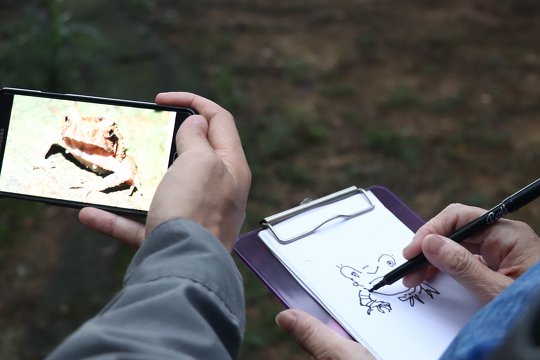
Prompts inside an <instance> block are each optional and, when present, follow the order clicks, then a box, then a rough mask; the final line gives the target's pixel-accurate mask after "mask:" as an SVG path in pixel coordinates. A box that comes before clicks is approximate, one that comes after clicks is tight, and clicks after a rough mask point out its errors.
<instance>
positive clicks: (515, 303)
mask: <svg viewBox="0 0 540 360" xmlns="http://www.w3.org/2000/svg"><path fill="white" fill-rule="evenodd" d="M539 289H540V263H537V264H536V265H534V266H533V267H532V268H530V269H529V271H527V272H526V273H525V274H523V275H522V276H521V277H519V278H518V279H517V280H516V281H515V282H514V283H513V284H512V285H510V286H509V287H508V288H507V289H506V290H505V291H503V292H502V293H501V294H500V295H499V296H497V297H496V298H495V299H493V300H492V301H491V302H490V303H488V304H487V305H486V306H484V307H483V308H482V309H481V310H480V311H479V312H478V313H477V314H476V315H475V316H474V317H473V318H472V319H471V320H470V321H469V322H468V323H467V325H466V326H465V327H464V328H463V329H462V330H461V331H460V332H459V334H458V335H457V336H456V338H455V339H454V341H453V342H452V343H451V344H450V346H449V347H448V348H447V349H446V351H445V352H444V354H443V355H442V357H441V360H450V359H452V360H456V359H463V360H465V359H467V360H469V359H470V360H473V359H474V360H481V359H485V358H486V357H487V356H488V355H489V354H490V353H491V352H492V351H493V350H494V349H495V348H496V347H497V346H499V345H500V344H501V343H502V340H503V338H504V337H505V336H506V335H507V334H508V332H509V331H510V330H511V328H512V326H513V325H514V324H515V323H516V321H518V320H520V319H521V318H522V316H523V315H524V313H525V312H526V311H527V310H528V309H529V308H530V307H531V306H532V305H534V304H535V302H536V300H538V295H539Z"/></svg>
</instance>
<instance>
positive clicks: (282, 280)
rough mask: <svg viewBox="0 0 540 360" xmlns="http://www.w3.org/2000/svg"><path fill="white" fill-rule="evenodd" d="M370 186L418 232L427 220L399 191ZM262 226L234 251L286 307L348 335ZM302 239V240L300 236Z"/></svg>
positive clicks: (388, 206)
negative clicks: (289, 267)
mask: <svg viewBox="0 0 540 360" xmlns="http://www.w3.org/2000/svg"><path fill="white" fill-rule="evenodd" d="M367 190H370V191H371V192H372V193H373V194H374V195H375V196H376V197H377V198H378V199H379V201H380V202H381V203H382V204H383V205H384V206H385V207H386V208H387V209H388V210H390V211H391V212H392V213H393V214H394V215H395V216H396V217H397V218H398V219H399V220H401V222H402V223H403V224H405V225H406V226H407V227H408V228H409V229H411V230H412V231H413V232H416V230H418V228H419V227H420V226H422V224H424V221H423V220H422V219H421V218H420V217H419V216H418V215H417V214H416V213H415V212H414V211H412V210H411V209H410V208H409V207H408V206H407V205H405V204H404V203H403V202H402V201H401V200H400V199H399V198H398V197H397V196H396V195H394V194H393V193H392V192H391V191H390V190H388V189H387V188H385V187H383V186H380V185H374V186H372V187H370V188H368V189H367ZM259 231H261V229H258V230H254V231H250V232H248V233H245V234H242V235H241V236H240V239H239V241H238V243H237V244H236V246H235V248H234V251H235V253H236V254H237V255H238V256H239V257H240V259H242V261H243V262H244V263H245V264H246V265H247V266H248V267H249V268H250V269H251V270H252V271H253V272H254V273H255V274H256V275H257V277H258V278H259V279H260V280H261V281H262V282H263V283H264V284H265V285H266V286H267V287H268V289H270V291H272V292H273V293H274V294H275V295H276V297H277V298H278V299H279V300H280V301H281V303H283V305H284V306H285V307H287V308H295V309H301V310H304V311H306V312H308V313H310V314H312V315H313V316H315V317H316V318H318V319H319V320H321V321H322V322H323V323H325V324H327V325H328V326H330V327H331V328H332V329H334V330H335V331H336V332H338V333H340V334H342V335H344V336H346V337H349V338H350V336H349V334H347V332H346V331H345V330H343V328H342V327H341V326H340V325H339V324H338V323H337V322H336V321H335V320H334V319H333V318H332V317H331V316H330V315H329V314H328V312H327V311H326V310H325V309H324V308H323V307H321V305H319V303H318V302H317V301H316V300H315V299H313V298H312V297H311V295H309V293H308V292H306V290H304V288H303V287H302V285H300V284H299V283H298V282H297V281H296V280H295V278H294V277H293V276H292V275H291V274H290V273H289V271H288V270H287V269H286V268H285V267H284V266H283V265H282V264H281V262H280V261H279V260H278V259H277V258H276V257H275V256H274V254H272V252H271V251H270V250H269V249H268V248H267V247H266V245H265V244H264V243H263V241H262V240H261V239H260V238H259V236H258V233H259ZM299 241H301V240H299Z"/></svg>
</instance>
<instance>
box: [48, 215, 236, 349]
mask: <svg viewBox="0 0 540 360" xmlns="http://www.w3.org/2000/svg"><path fill="white" fill-rule="evenodd" d="M244 325H245V308H244V297H243V287H242V279H241V276H240V274H239V272H238V270H237V268H236V266H235V264H234V261H233V260H232V258H231V256H230V254H229V253H228V252H227V251H226V249H225V248H224V247H223V245H222V244H221V243H220V242H219V241H218V240H217V239H216V238H215V237H214V236H212V235H211V234H210V233H209V232H208V231H206V230H205V229H204V228H203V227H201V226H199V225H198V224H195V223H193V222H189V221H186V220H171V221H168V222H165V223H163V224H161V225H160V226H158V227H157V228H156V229H155V230H154V231H153V232H152V233H151V234H150V236H149V237H148V239H146V240H145V242H144V244H143V245H142V246H141V248H140V249H139V250H138V251H137V253H136V254H135V256H134V258H133V260H132V262H131V264H130V266H129V268H128V270H127V273H126V276H125V279H124V287H123V289H122V291H121V292H120V293H119V294H118V295H117V296H116V297H115V298H114V299H113V300H112V301H111V302H110V303H109V304H108V305H107V306H106V307H105V308H104V309H103V310H102V311H101V312H100V313H99V314H98V315H96V316H95V317H94V318H92V319H90V320H89V321H87V322H86V323H85V324H84V325H83V326H82V327H81V328H79V329H78V330H77V331H76V332H75V333H73V334H72V335H71V336H70V337H68V338H67V339H66V340H65V341H64V342H63V343H62V344H61V345H60V346H59V347H58V348H57V349H56V350H55V351H54V352H53V353H51V354H50V355H49V357H48V358H49V359H84V358H92V359H120V358H121V359H227V358H236V357H237V356H238V353H239V348H240V343H241V340H242V336H243V332H244Z"/></svg>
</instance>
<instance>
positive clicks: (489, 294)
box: [370, 179, 540, 302]
mask: <svg viewBox="0 0 540 360" xmlns="http://www.w3.org/2000/svg"><path fill="white" fill-rule="evenodd" d="M538 196H540V179H538V180H536V181H535V182H533V183H531V184H529V185H528V186H526V187H524V188H523V189H521V190H519V191H517V192H516V193H515V194H513V195H511V196H509V197H507V198H506V199H504V200H503V201H502V202H501V203H500V204H498V205H497V206H495V207H493V208H492V209H490V210H488V211H486V210H483V209H480V208H473V207H467V206H464V205H451V206H449V207H448V208H446V209H445V210H444V211H442V212H441V213H440V214H439V215H437V216H436V217H435V218H433V219H432V220H430V221H429V222H428V223H426V224H425V225H424V226H423V227H422V228H420V229H419V230H418V232H417V234H416V235H415V237H414V238H413V241H412V243H411V244H410V245H408V246H407V247H406V248H405V249H404V251H403V255H404V257H405V258H407V259H409V260H408V261H407V262H405V263H404V264H402V265H400V266H398V267H397V268H396V269H395V270H393V271H391V272H390V273H388V274H386V275H385V276H384V278H383V279H382V280H381V281H380V282H379V283H377V284H376V285H375V286H374V287H373V288H372V289H371V290H370V291H376V290H377V289H379V288H381V287H383V286H385V285H389V284H392V283H394V282H396V281H397V280H399V279H401V278H403V277H405V276H406V278H405V279H404V284H405V285H406V286H415V285H417V284H419V283H420V282H421V280H423V279H424V278H425V277H426V271H427V270H426V266H425V265H426V264H427V263H428V262H430V263H431V264H432V265H434V266H435V267H436V268H438V269H439V270H442V271H444V272H446V273H448V274H449V275H450V276H453V277H454V278H455V279H456V280H457V281H458V282H460V283H462V285H464V286H465V287H467V288H469V290H471V291H472V292H473V293H475V294H476V295H477V296H478V298H479V299H480V300H481V301H486V302H487V301H489V300H490V299H491V298H493V297H494V296H496V295H497V294H498V293H499V292H500V291H501V290H502V289H504V288H506V286H508V285H509V284H510V283H511V282H512V281H513V280H514V279H515V278H517V277H518V276H519V275H521V274H522V273H523V272H525V271H526V270H527V269H528V268H529V267H530V266H532V264H534V263H535V262H537V261H538V260H540V240H539V239H538V236H537V235H536V234H535V233H534V231H533V230H532V229H531V228H530V227H529V226H527V225H526V224H523V223H520V222H516V221H510V220H502V221H497V220H499V219H500V218H502V217H503V216H504V215H506V214H507V213H509V212H513V211H515V210H518V209H519V208H521V207H522V206H524V205H526V204H528V203H529V202H531V201H533V200H534V199H536V198H537V197H538ZM434 234H451V235H449V238H446V237H443V236H440V235H434ZM462 241H464V243H463V245H465V246H466V247H467V248H468V250H469V251H467V249H466V248H465V247H463V246H461V245H459V244H458V243H460V242H462ZM473 254H476V255H473ZM428 269H430V268H429V267H428ZM431 269H432V270H430V272H433V268H431Z"/></svg>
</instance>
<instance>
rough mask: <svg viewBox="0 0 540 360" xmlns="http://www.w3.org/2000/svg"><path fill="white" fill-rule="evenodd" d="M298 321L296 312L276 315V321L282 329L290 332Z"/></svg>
mask: <svg viewBox="0 0 540 360" xmlns="http://www.w3.org/2000/svg"><path fill="white" fill-rule="evenodd" d="M296 319H297V315H296V313H295V312H294V311H290V310H285V311H282V312H280V313H279V314H277V315H276V318H275V321H276V324H277V326H279V327H280V328H281V329H283V330H285V331H289V330H290V329H291V326H292V325H293V324H294V322H295V321H296Z"/></svg>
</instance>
